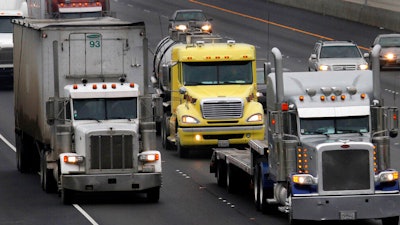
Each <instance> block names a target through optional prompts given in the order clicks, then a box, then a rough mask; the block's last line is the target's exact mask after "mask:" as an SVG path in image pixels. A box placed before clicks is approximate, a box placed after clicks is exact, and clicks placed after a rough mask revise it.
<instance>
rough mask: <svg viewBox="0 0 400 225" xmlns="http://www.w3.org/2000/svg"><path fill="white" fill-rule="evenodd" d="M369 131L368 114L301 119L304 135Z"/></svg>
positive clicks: (301, 131)
mask: <svg viewBox="0 0 400 225" xmlns="http://www.w3.org/2000/svg"><path fill="white" fill-rule="evenodd" d="M367 132H369V117H368V116H352V117H331V118H307V119H300V133H301V134H304V135H315V134H347V133H360V134H361V133H367Z"/></svg>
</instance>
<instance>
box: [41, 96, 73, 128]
mask: <svg viewBox="0 0 400 225" xmlns="http://www.w3.org/2000/svg"><path fill="white" fill-rule="evenodd" d="M67 103H68V101H67V100H66V99H65V98H49V100H48V101H46V122H47V124H48V125H50V126H51V125H54V122H55V121H56V120H60V121H65V119H66V113H65V112H66V111H65V106H66V105H68V104H67Z"/></svg>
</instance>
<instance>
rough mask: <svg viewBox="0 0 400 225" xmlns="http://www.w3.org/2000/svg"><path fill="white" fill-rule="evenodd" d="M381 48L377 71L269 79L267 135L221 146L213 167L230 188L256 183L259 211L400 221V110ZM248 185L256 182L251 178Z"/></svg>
mask: <svg viewBox="0 0 400 225" xmlns="http://www.w3.org/2000/svg"><path fill="white" fill-rule="evenodd" d="M379 49H380V48H379V46H378V47H376V48H374V50H373V53H372V55H373V71H370V70H368V71H334V72H285V73H283V72H282V56H281V54H280V51H279V50H278V49H277V48H274V49H273V50H272V52H273V54H274V56H275V66H276V67H275V68H276V71H275V73H271V74H269V75H268V80H267V109H266V112H267V119H266V123H267V125H266V127H267V135H266V138H265V140H263V141H260V140H251V141H250V142H249V147H248V148H247V149H245V150H238V149H214V150H215V151H214V153H213V156H212V159H211V164H210V172H211V173H215V176H216V177H217V182H218V184H219V185H220V186H225V187H227V189H228V191H235V190H237V189H238V188H241V187H246V186H247V187H248V185H243V184H246V182H244V181H248V182H250V183H251V184H252V186H253V187H254V202H255V205H256V208H257V209H258V210H262V211H263V212H265V213H270V212H271V211H272V210H276V209H278V210H279V211H281V212H284V213H287V214H288V215H289V222H290V224H296V223H297V222H299V221H301V220H316V221H318V220H321V221H322V220H356V219H382V223H383V224H384V225H397V224H398V222H399V215H400V212H399V210H398V209H399V207H400V193H399V180H398V175H399V174H398V171H397V170H395V169H393V168H392V167H391V165H390V160H391V156H390V142H389V140H390V139H389V138H390V137H395V136H397V133H398V120H397V116H398V110H397V108H395V107H386V106H383V104H382V99H381V97H380V81H379V59H378V53H379ZM247 184H248V183H247Z"/></svg>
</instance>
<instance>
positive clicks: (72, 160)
mask: <svg viewBox="0 0 400 225" xmlns="http://www.w3.org/2000/svg"><path fill="white" fill-rule="evenodd" d="M84 160H85V158H84V157H83V156H80V155H64V157H63V161H64V162H65V163H69V164H80V163H82V162H83V161H84Z"/></svg>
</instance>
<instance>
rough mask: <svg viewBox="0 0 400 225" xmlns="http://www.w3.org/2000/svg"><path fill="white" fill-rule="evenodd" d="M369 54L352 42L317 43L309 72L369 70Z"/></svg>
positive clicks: (312, 54)
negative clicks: (363, 52)
mask: <svg viewBox="0 0 400 225" xmlns="http://www.w3.org/2000/svg"><path fill="white" fill-rule="evenodd" d="M368 57H369V54H368V53H365V54H362V52H361V50H360V49H359V48H358V46H357V44H356V43H354V42H352V41H321V40H320V41H317V42H316V43H315V45H314V49H313V52H312V53H311V55H310V57H309V59H308V70H309V71H337V70H367V69H368V68H369V66H368V62H367V61H366V60H365V58H368Z"/></svg>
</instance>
